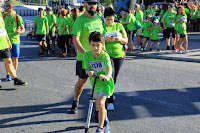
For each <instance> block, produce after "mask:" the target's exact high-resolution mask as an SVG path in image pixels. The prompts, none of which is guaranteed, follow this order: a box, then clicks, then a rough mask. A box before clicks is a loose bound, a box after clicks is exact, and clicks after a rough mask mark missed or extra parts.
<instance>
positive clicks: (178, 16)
mask: <svg viewBox="0 0 200 133" xmlns="http://www.w3.org/2000/svg"><path fill="white" fill-rule="evenodd" d="M183 16H185V17H186V18H187V15H186V14H184V15H179V14H177V15H176V21H177V20H180V19H181V17H183ZM180 23H181V21H178V22H177V23H175V30H177V28H178V25H179V24H180Z"/></svg>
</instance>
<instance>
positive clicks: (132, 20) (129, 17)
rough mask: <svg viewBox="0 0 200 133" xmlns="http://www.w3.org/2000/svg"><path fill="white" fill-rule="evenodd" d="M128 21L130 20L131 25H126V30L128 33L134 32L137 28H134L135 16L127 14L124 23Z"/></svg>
mask: <svg viewBox="0 0 200 133" xmlns="http://www.w3.org/2000/svg"><path fill="white" fill-rule="evenodd" d="M128 20H130V21H131V23H129V24H127V28H128V30H129V31H132V30H136V29H137V28H136V26H135V20H136V19H135V16H134V15H133V14H131V13H130V14H129V15H127V17H126V22H127V21H128Z"/></svg>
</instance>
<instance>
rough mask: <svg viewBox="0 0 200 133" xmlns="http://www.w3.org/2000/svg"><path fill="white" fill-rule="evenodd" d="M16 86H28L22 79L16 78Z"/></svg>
mask: <svg viewBox="0 0 200 133" xmlns="http://www.w3.org/2000/svg"><path fill="white" fill-rule="evenodd" d="M14 85H15V86H19V85H22V86H24V85H27V82H23V81H22V80H21V79H18V78H15V79H14Z"/></svg>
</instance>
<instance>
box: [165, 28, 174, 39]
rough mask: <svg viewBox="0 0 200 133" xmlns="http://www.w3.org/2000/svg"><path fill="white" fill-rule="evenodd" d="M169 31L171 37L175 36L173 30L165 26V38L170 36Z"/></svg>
mask: <svg viewBox="0 0 200 133" xmlns="http://www.w3.org/2000/svg"><path fill="white" fill-rule="evenodd" d="M170 33H172V38H175V30H174V27H173V28H169V27H167V29H166V38H170Z"/></svg>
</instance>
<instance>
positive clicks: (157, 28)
mask: <svg viewBox="0 0 200 133" xmlns="http://www.w3.org/2000/svg"><path fill="white" fill-rule="evenodd" d="M153 28H154V29H152V35H151V39H152V40H158V39H159V32H160V31H162V28H161V27H160V25H157V26H153Z"/></svg>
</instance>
